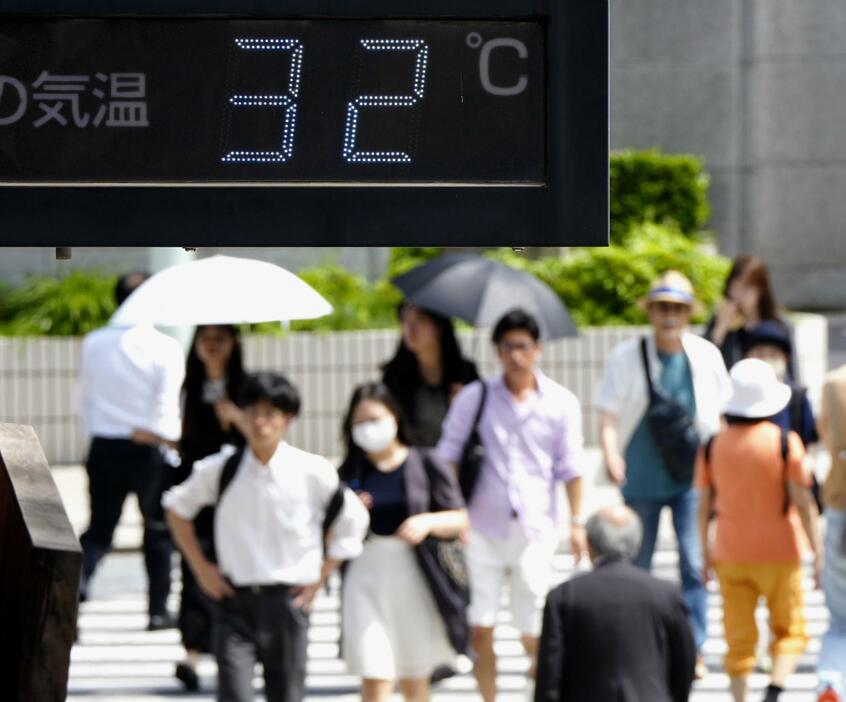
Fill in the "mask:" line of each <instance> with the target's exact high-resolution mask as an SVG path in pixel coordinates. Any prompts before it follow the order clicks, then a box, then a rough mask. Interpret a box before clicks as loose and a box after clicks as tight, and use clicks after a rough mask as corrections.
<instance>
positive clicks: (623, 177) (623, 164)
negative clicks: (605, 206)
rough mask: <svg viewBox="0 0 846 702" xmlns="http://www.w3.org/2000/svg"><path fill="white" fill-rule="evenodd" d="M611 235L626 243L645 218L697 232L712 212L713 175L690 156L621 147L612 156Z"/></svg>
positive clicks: (686, 232)
mask: <svg viewBox="0 0 846 702" xmlns="http://www.w3.org/2000/svg"><path fill="white" fill-rule="evenodd" d="M610 181H611V182H610V188H611V238H612V241H614V242H615V243H624V242H625V237H626V235H627V234H628V232H629V231H630V230H631V227H632V226H633V225H637V224H640V223H641V222H644V221H652V222H658V223H660V224H668V225H670V226H675V227H677V228H678V229H679V230H680V231H681V232H682V233H683V234H685V235H688V236H696V235H697V234H698V233H699V232H700V231H701V230H702V229H703V228H704V227H705V224H706V222H707V221H708V218H709V217H710V214H711V209H710V206H709V204H708V186H709V178H708V174H707V173H706V172H705V170H704V169H703V165H702V160H701V159H700V158H697V157H696V156H691V155H689V154H662V153H661V152H659V151H656V150H652V151H620V152H615V153H613V154H612V155H611V162H610Z"/></svg>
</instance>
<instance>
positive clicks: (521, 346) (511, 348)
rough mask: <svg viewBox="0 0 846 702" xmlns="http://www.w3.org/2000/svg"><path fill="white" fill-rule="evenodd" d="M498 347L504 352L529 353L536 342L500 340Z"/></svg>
mask: <svg viewBox="0 0 846 702" xmlns="http://www.w3.org/2000/svg"><path fill="white" fill-rule="evenodd" d="M497 348H498V349H499V350H500V351H501V352H502V353H515V352H516V353H529V351H531V350H532V349H533V348H535V344H533V343H530V342H528V341H500V342H499V343H498V344H497Z"/></svg>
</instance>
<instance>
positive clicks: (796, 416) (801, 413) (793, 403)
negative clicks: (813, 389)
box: [787, 385, 808, 441]
mask: <svg viewBox="0 0 846 702" xmlns="http://www.w3.org/2000/svg"><path fill="white" fill-rule="evenodd" d="M791 390H792V391H793V392H791V393H790V402H789V403H788V405H787V407H788V420H789V422H790V428H791V429H792V430H793V431H795V432H796V433H797V434H799V438H800V439H802V441H805V438H804V437H805V397H806V396H807V392H808V391H807V390H806V389H805V388H804V387H802V386H800V385H796V386H794V387H791Z"/></svg>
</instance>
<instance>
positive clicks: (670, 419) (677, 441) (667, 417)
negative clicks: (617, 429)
mask: <svg viewBox="0 0 846 702" xmlns="http://www.w3.org/2000/svg"><path fill="white" fill-rule="evenodd" d="M640 352H641V356H642V357H643V369H644V372H645V373H646V384H647V386H648V387H649V407H648V408H647V410H646V424H647V426H648V427H649V433H650V434H651V435H652V440H653V441H654V442H655V448H657V449H658V455H660V456H661V460H662V462H663V463H664V467H665V468H666V469H667V472H668V473H669V474H670V477H671V478H672V479H673V480H674V481H675V482H677V483H679V484H682V485H690V483H692V482H693V467H694V462H695V461H696V452H697V451H698V450H699V445H700V439H699V432H697V431H696V425H695V423H694V419H693V417H692V416H691V414H690V412H689V411H688V409H687V407H685V406H684V405H682V404H681V403H680V402H677V401H676V400H675V399H673V398H672V397H669V396H668V395H667V394H666V393H664V392H662V391H661V389H660V388H656V387H655V385H654V383H653V382H652V374H651V372H650V368H649V355H648V353H647V351H646V339H645V338H644V339H641V341H640Z"/></svg>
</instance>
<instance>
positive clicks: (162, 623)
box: [147, 612, 176, 631]
mask: <svg viewBox="0 0 846 702" xmlns="http://www.w3.org/2000/svg"><path fill="white" fill-rule="evenodd" d="M175 628H176V618H175V617H174V616H173V615H171V614H168V613H167V612H165V613H164V614H151V615H150V622H149V623H148V624H147V631H163V630H164V629H175Z"/></svg>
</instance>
